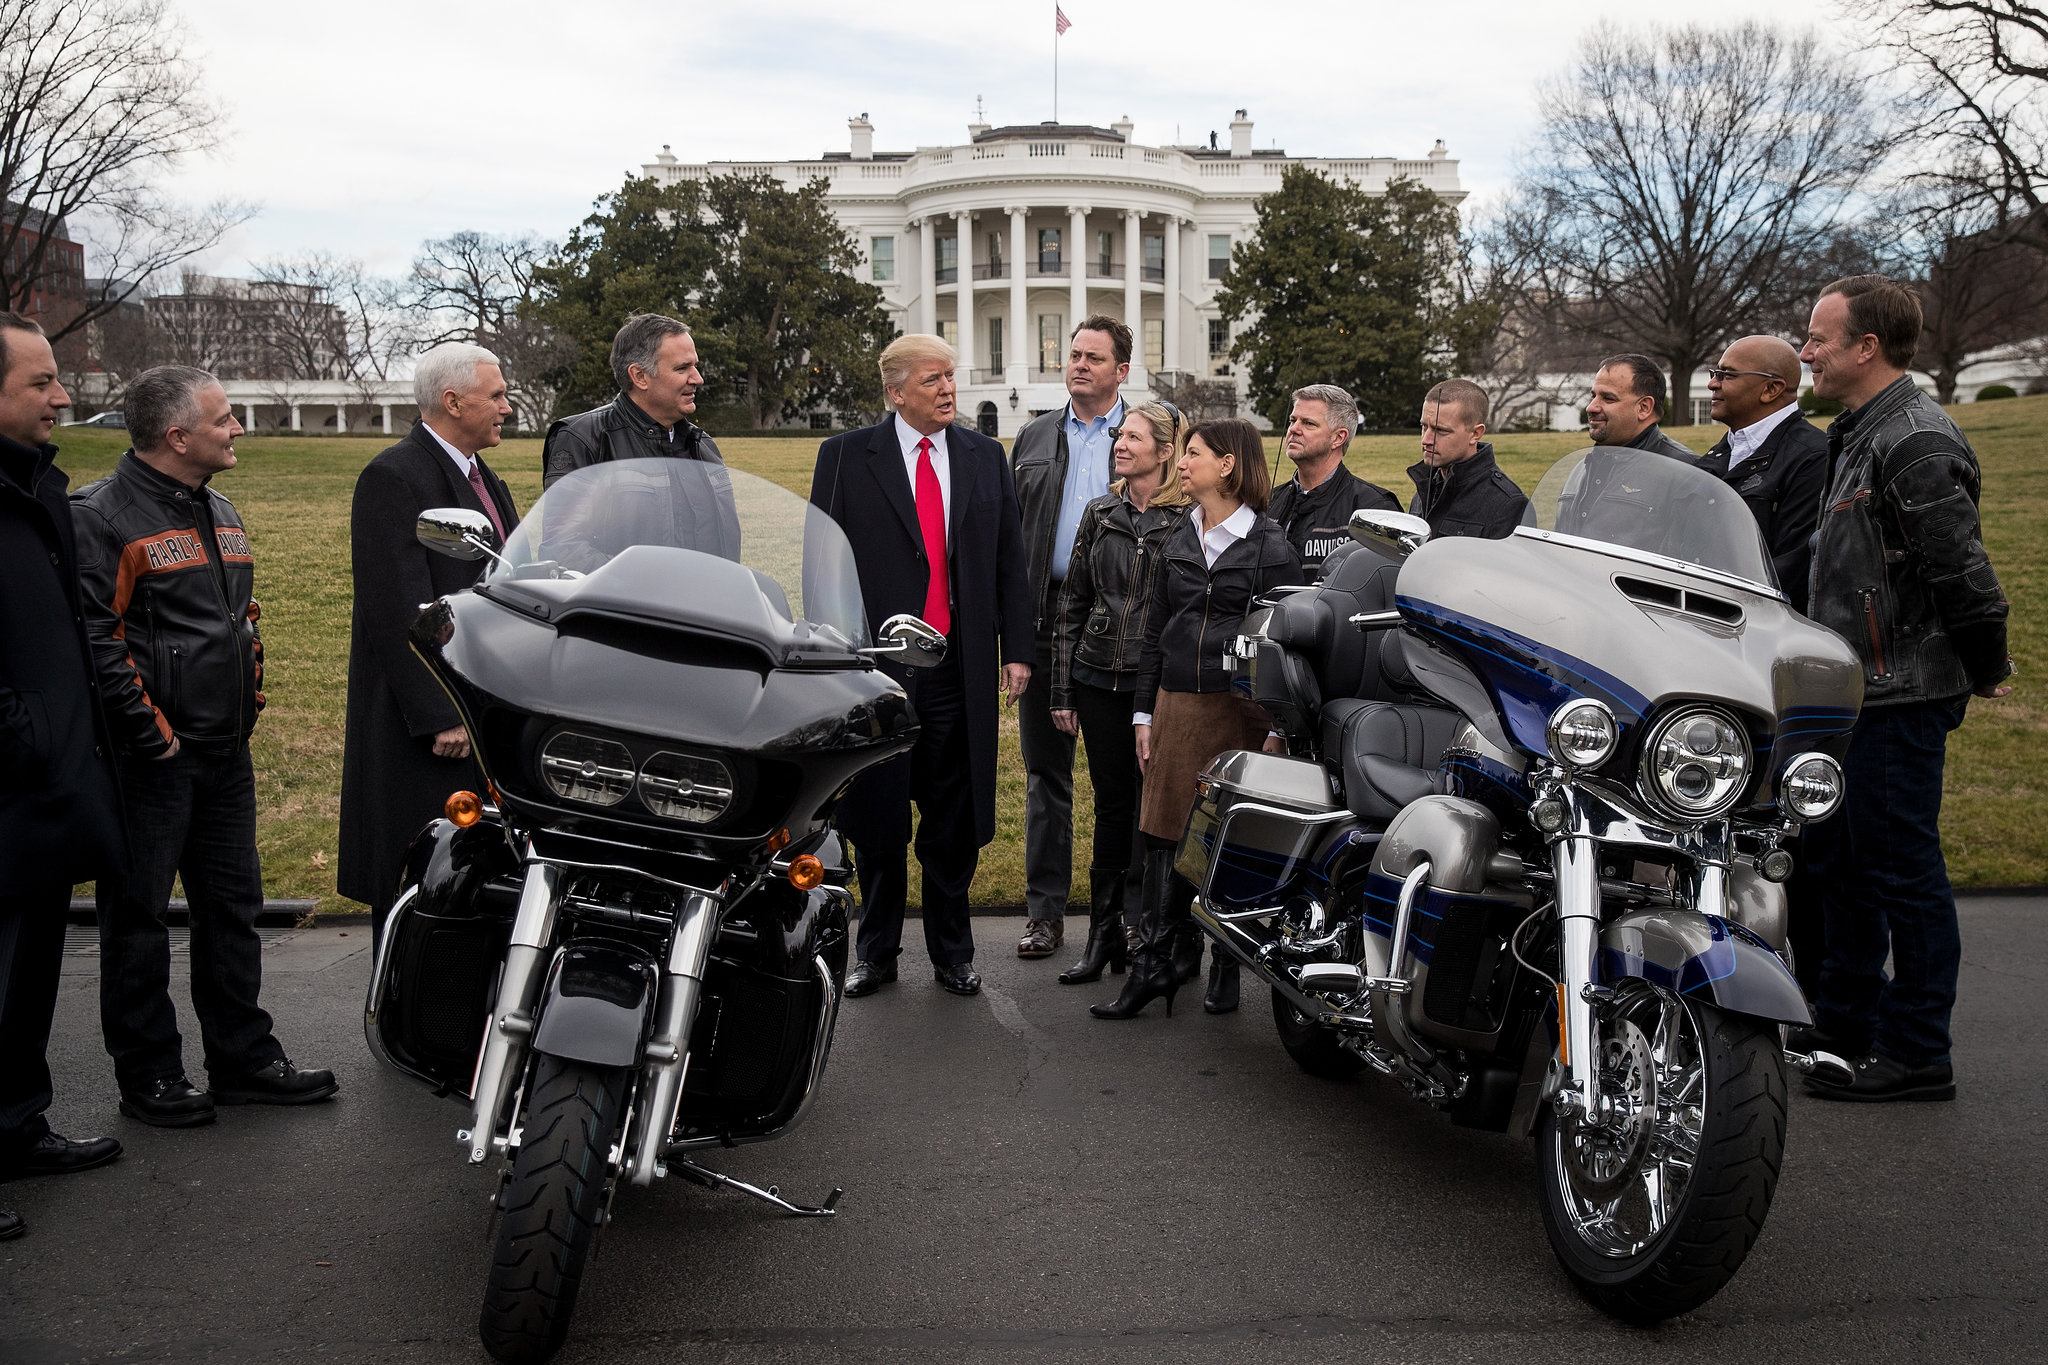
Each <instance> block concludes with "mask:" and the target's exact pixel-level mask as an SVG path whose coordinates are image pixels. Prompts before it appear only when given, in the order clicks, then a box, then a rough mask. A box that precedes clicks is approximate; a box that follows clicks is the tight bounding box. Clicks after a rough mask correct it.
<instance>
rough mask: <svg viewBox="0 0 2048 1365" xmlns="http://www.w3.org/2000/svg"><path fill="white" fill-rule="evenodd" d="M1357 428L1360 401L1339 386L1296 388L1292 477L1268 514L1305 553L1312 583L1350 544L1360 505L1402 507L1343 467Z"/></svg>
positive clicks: (1290, 433) (1304, 568)
mask: <svg viewBox="0 0 2048 1365" xmlns="http://www.w3.org/2000/svg"><path fill="white" fill-rule="evenodd" d="M1357 430H1358V403H1357V401H1356V400H1355V399H1353V398H1352V396H1351V395H1350V394H1348V393H1346V392H1345V391H1344V390H1343V389H1340V388H1338V387H1337V386H1336V385H1335V384H1310V385H1309V386H1308V387H1307V388H1304V389H1296V390H1295V391H1294V411H1293V413H1292V415H1291V416H1290V417H1289V418H1288V420H1287V458H1288V459H1290V460H1292V461H1294V477H1293V478H1291V479H1289V480H1288V481H1287V482H1286V483H1283V484H1281V485H1280V486H1279V487H1278V488H1275V489H1274V490H1273V501H1272V505H1271V506H1269V507H1268V508H1267V509H1266V515H1267V516H1270V517H1271V518H1273V520H1275V521H1277V522H1279V523H1280V529H1281V530H1282V531H1285V532H1286V533H1287V543H1288V544H1290V545H1292V546H1293V547H1294V553H1295V554H1297V555H1299V556H1301V572H1302V576H1303V578H1304V579H1305V580H1306V581H1308V582H1311V583H1313V582H1314V581H1315V580H1316V577H1317V575H1318V574H1320V573H1321V572H1322V567H1323V561H1324V560H1325V559H1328V558H1329V557H1330V552H1331V551H1333V550H1336V549H1340V548H1341V547H1343V546H1346V545H1349V544H1350V543H1351V538H1350V536H1349V535H1348V534H1346V529H1345V528H1346V527H1348V526H1349V525H1350V524H1351V514H1352V513H1353V512H1356V511H1357V510H1358V509H1359V508H1361V507H1376V508H1379V509H1380V510H1381V511H1385V512H1398V511H1400V510H1401V500H1400V499H1399V498H1397V497H1395V496H1394V495H1393V494H1392V493H1389V492H1388V491H1387V490H1386V489H1384V488H1382V487H1380V486H1379V485H1378V484H1376V483H1367V482H1366V481H1365V480H1364V479H1361V478H1359V477H1358V476H1357V475H1356V474H1354V473H1352V472H1351V471H1350V470H1349V469H1346V468H1345V467H1344V452H1345V451H1347V450H1349V449H1350V448H1351V437H1352V435H1353V433H1355V432H1356V431H1357Z"/></svg>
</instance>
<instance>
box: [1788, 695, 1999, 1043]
mask: <svg viewBox="0 0 2048 1365" xmlns="http://www.w3.org/2000/svg"><path fill="white" fill-rule="evenodd" d="M1968 701H1969V698H1968V697H1961V698H1957V699H1955V700H1952V701H1932V702H1908V703H1904V704H1902V705H1898V706H1878V707H1873V708H1872V709H1870V710H1868V711H1865V712H1864V713H1863V715H1862V716H1861V718H1859V719H1858V720H1857V722H1856V729H1855V730H1854V731H1853V732H1852V733H1851V735H1850V738H1849V754H1848V759H1847V761H1846V762H1845V763H1844V764H1843V769H1844V775H1845V776H1846V778H1847V780H1848V792H1847V794H1846V795H1845V797H1844V800H1843V803H1842V808H1841V809H1840V810H1838V811H1836V812H1835V814H1834V815H1833V816H1832V817H1830V818H1829V819H1826V820H1823V821H1821V822H1820V823H1819V824H1815V825H1809V826H1808V827H1807V829H1806V832H1805V833H1804V834H1803V835H1802V836H1801V837H1802V840H1803V842H1804V844H1805V845H1806V849H1807V856H1808V859H1809V862H1810V864H1811V866H1812V868H1813V873H1814V882H1815V883H1816V885H1817V887H1818V889H1819V892H1820V902H1821V915H1822V919H1823V923H1824V925H1825V930H1826V936H1827V949H1826V956H1825V957H1824V958H1823V959H1822V962H1821V970H1820V991H1819V998H1818V1000H1817V1001H1816V1002H1815V1009H1814V1020H1815V1022H1816V1023H1817V1024H1819V1025H1820V1027H1821V1028H1822V1029H1824V1030H1825V1031H1827V1032H1828V1033H1830V1034H1832V1035H1834V1036H1835V1037H1837V1038H1839V1039H1842V1040H1843V1041H1844V1042H1845V1043H1846V1044H1848V1045H1849V1046H1851V1047H1852V1049H1854V1050H1857V1051H1861V1050H1862V1047H1863V1045H1864V1044H1866V1043H1867V1044H1868V1046H1869V1047H1870V1048H1871V1049H1872V1050H1874V1051H1877V1052H1881V1053H1883V1054H1884V1055H1885V1056H1887V1057H1890V1058H1891V1059H1892V1060H1894V1061H1898V1062H1904V1063H1905V1064H1906V1065H1908V1066H1928V1065H1933V1064H1936V1063H1940V1062H1946V1061H1947V1060H1948V1059H1949V1029H1948V1026H1949V1013H1950V1011H1951V1010H1952V1009H1954V1007H1955V1003H1956V973H1957V971H1958V969H1959V968H1960V966H1961V965H1962V957H1963V941H1962V932H1961V930H1960V929H1959V928H1958V926H1957V924H1956V902H1955V896H1954V894H1953V893H1952V892H1951V891H1950V889H1949V883H1948V866H1947V864H1946V863H1944V862H1943V861H1942V856H1941V770H1942V763H1943V760H1944V758H1945V757H1946V754H1947V749H1948V735H1949V731H1951V730H1953V729H1955V728H1956V727H1957V726H1958V725H1961V724H1962V723H1963V710H1964V707H1965V706H1966V705H1967V703H1968ZM1887 952H1889V953H1890V955H1891V959H1892V974H1891V976H1890V977H1889V978H1888V977H1886V975H1885V970H1884V963H1885V955H1886V954H1887Z"/></svg>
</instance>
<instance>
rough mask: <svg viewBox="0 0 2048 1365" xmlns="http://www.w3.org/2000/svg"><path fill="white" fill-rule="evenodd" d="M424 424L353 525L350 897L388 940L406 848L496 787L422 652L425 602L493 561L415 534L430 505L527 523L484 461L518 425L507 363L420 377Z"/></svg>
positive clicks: (483, 360)
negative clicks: (414, 642) (458, 806)
mask: <svg viewBox="0 0 2048 1365" xmlns="http://www.w3.org/2000/svg"><path fill="white" fill-rule="evenodd" d="M413 388H414V391H415V392H416V393H417V395H418V397H419V404H420V420H419V421H418V422H417V423H415V424H414V425H413V429H412V431H411V432H410V433H409V434H408V435H407V436H406V438H405V439H404V440H403V441H400V442H399V443H398V444H397V445H395V446H392V447H391V448H390V449H389V450H386V451H385V452H384V453H382V454H381V455H379V456H378V457H377V458H376V459H374V460H372V461H370V463H369V464H368V465H366V466H365V467H364V469H363V472H362V474H361V476H360V477H358V478H357V480H356V496H355V507H354V510H353V511H352V512H351V513H350V518H349V544H350V548H351V550H352V552H353V559H354V572H355V615H354V620H353V623H352V624H351V626H350V630H349V650H348V733H347V737H346V739H345V741H344V744H343V749H342V760H341V860H340V862H341V865H340V868H339V873H340V877H339V880H340V891H341V894H342V895H344V896H348V897H350V898H351V899H354V900H359V901H363V902H365V903H367V904H368V905H369V906H370V909H371V912H372V914H373V916H374V919H373V920H372V923H373V926H374V928H375V930H376V933H377V934H378V935H379V936H381V935H382V932H383V925H384V916H385V913H386V912H387V911H389V910H390V909H391V903H392V901H393V900H394V899H396V897H397V894H398V878H399V873H400V871H401V870H402V868H403V866H404V862H405V850H406V847H407V845H408V844H410V843H411V842H412V838H413V836H414V835H416V834H418V833H419V832H420V830H421V828H422V827H424V826H425V825H426V824H427V822H428V821H430V820H433V819H435V818H436V817H438V816H439V815H440V814H441V810H442V806H443V804H444V803H445V802H446V801H447V799H448V794H449V793H450V792H454V791H461V790H465V789H466V790H470V791H481V790H482V789H483V776H482V774H481V773H479V772H478V770H477V766H476V763H475V761H474V760H473V759H472V758H471V757H470V752H469V735H468V733H467V732H466V731H465V730H464V729H463V728H462V721H461V718H460V717H459V716H458V715H457V714H456V711H455V704H454V703H453V702H452V701H450V700H449V699H448V694H447V693H446V692H444V691H442V690H441V684H440V683H438V682H437V681H435V679H434V675H433V674H432V673H430V672H428V671H427V666H426V665H425V664H423V663H421V662H420V661H419V658H418V657H417V656H416V655H414V654H413V652H412V649H411V647H410V645H409V644H408V643H407V641H406V628H407V627H408V626H410V625H411V624H412V621H413V618H414V617H415V616H417V615H418V614H419V609H420V604H421V603H423V602H431V601H433V600H434V599H435V598H437V597H442V596H445V595H447V594H448V593H454V592H461V591H462V590H463V589H465V588H467V587H469V586H471V585H472V584H474V583H475V582H476V580H477V579H478V578H479V577H481V576H482V574H483V571H484V569H485V568H487V567H488V566H489V565H488V561H473V562H472V561H465V560H459V559H450V558H448V557H447V556H445V555H437V554H434V553H433V552H432V551H430V550H428V549H426V548H425V547H424V546H422V545H421V544H420V543H419V541H418V539H417V538H416V537H415V535H414V527H415V523H416V522H417V520H418V518H419V514H420V513H421V512H424V511H426V510H427V509H428V508H430V507H465V508H468V509H469V510H471V511H473V512H482V513H484V514H485V515H486V516H488V517H489V518H490V519H491V524H492V525H493V526H494V527H495V528H496V529H497V531H498V539H499V542H500V543H501V544H502V543H503V541H504V538H505V536H507V535H508V534H510V533H511V531H512V528H513V527H514V526H516V525H518V523H519V513H518V510H517V509H516V508H514V507H513V505H512V494H511V493H510V492H509V491H507V489H506V487H505V481H504V480H503V479H500V478H499V477H498V476H497V475H496V474H494V473H492V472H491V470H490V469H489V468H488V467H487V466H486V465H485V464H484V462H483V459H482V456H481V455H480V453H479V452H481V451H484V450H488V449H490V448H491V447H492V446H495V445H496V444H498V440H499V432H500V430H501V429H502V428H503V427H504V425H505V419H506V418H507V417H509V416H510V415H511V413H512V405H511V403H510V402H508V401H507V400H506V397H505V376H504V373H503V371H501V370H500V369H499V368H498V358H497V357H496V356H494V355H492V354H491V353H490V352H489V351H487V350H485V349H484V348H483V347H481V346H473V345H470V344H469V343H467V342H459V341H452V342H449V343H447V344H446V345H442V346H436V347H435V348H434V349H433V350H431V351H428V352H427V353H426V354H425V355H423V356H421V357H420V360H419V364H418V365H417V366H416V367H415V369H414V371H413Z"/></svg>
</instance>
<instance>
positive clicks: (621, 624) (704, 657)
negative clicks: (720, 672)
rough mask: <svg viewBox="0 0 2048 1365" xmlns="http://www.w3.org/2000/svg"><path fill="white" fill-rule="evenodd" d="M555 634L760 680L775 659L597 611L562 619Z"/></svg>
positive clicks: (718, 639)
mask: <svg viewBox="0 0 2048 1365" xmlns="http://www.w3.org/2000/svg"><path fill="white" fill-rule="evenodd" d="M555 633H556V634H557V635H560V636H562V637H564V638H567V639H577V640H593V641H595V642H596V643H598V644H601V645H608V646H610V647H611V648H613V649H622V650H624V651H626V652H627V653H629V654H639V655H642V656H644V657H646V658H649V659H659V660H661V661H662V662H663V663H671V664H693V665H695V666H696V667H699V668H730V669H746V670H748V671H750V672H754V673H758V674H761V675H762V676H763V677H766V676H767V675H768V673H769V672H771V671H772V670H773V669H774V667H775V660H774V659H773V658H772V657H770V656H769V654H768V653H767V651H766V650H763V649H761V648H760V647H759V646H757V645H752V644H746V643H742V642H741V641H738V640H732V639H727V638H726V637H724V636H722V635H710V634H705V633H703V632H700V631H694V630H687V629H684V628H682V627H679V626H669V625H657V624H655V623H653V622H651V621H635V620H632V619H629V618H627V617H622V616H610V615H606V614H604V613H601V612H589V611H582V612H575V613H573V614H571V615H569V616H565V617H563V618H562V619H561V620H560V621H559V622H557V623H556V625H555Z"/></svg>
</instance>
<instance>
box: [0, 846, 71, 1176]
mask: <svg viewBox="0 0 2048 1365" xmlns="http://www.w3.org/2000/svg"><path fill="white" fill-rule="evenodd" d="M70 904H71V888H70V887H69V886H57V885H51V886H40V887H34V888H30V887H8V888H5V889H4V890H0V1171H4V1170H5V1169H6V1167H7V1166H9V1165H11V1164H12V1158H13V1154H14V1153H16V1152H19V1151H21V1150H23V1149H24V1148H28V1147H33V1146H34V1145H35V1144H36V1143H38V1142H40V1141H42V1139H43V1135H44V1134H45V1133H47V1132H49V1131H50V1123H49V1120H47V1119H45V1118H44V1117H43V1111H44V1110H46V1109H48V1108H49V1107H50V1098H51V1095H50V1064H49V1062H48V1061H47V1060H46V1059H45V1053H46V1052H47V1051H48V1049H49V1046H50V1021H51V1020H52V1019H53V1018H54V1017H55V1015H56V1012H57V982H58V977H59V976H60V974H61V973H62V970H63V966H64V912H65V910H66V909H67V908H68V907H69V906H70Z"/></svg>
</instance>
